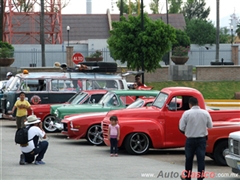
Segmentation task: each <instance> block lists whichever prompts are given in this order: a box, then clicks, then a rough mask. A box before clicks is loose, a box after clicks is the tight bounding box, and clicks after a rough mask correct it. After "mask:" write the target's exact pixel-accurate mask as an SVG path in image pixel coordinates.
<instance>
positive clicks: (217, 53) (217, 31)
mask: <svg viewBox="0 0 240 180" xmlns="http://www.w3.org/2000/svg"><path fill="white" fill-rule="evenodd" d="M216 3H217V6H216V7H217V14H216V17H217V28H216V29H217V30H216V62H219V28H220V22H219V21H220V20H219V11H220V10H219V6H220V5H219V4H220V0H216Z"/></svg>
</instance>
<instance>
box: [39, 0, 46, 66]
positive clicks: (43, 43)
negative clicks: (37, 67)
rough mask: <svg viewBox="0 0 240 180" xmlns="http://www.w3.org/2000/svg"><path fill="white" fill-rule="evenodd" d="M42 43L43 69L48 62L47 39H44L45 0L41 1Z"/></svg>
mask: <svg viewBox="0 0 240 180" xmlns="http://www.w3.org/2000/svg"><path fill="white" fill-rule="evenodd" d="M40 42H41V52H42V67H45V66H46V60H45V38H44V0H41V15H40Z"/></svg>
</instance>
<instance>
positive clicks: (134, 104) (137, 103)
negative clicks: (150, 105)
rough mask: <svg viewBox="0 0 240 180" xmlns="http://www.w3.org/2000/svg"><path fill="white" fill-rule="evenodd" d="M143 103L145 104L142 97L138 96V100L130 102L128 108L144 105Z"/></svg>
mask: <svg viewBox="0 0 240 180" xmlns="http://www.w3.org/2000/svg"><path fill="white" fill-rule="evenodd" d="M143 104H144V101H143V100H142V99H140V98H138V99H137V100H136V101H134V102H133V103H132V104H130V105H129V106H128V107H127V109H131V108H138V107H142V106H143Z"/></svg>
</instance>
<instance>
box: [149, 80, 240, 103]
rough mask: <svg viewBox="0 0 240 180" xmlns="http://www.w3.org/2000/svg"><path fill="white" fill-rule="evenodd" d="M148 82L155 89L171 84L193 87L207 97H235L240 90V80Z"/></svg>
mask: <svg viewBox="0 0 240 180" xmlns="http://www.w3.org/2000/svg"><path fill="white" fill-rule="evenodd" d="M146 84H147V85H148V86H153V87H154V90H161V89H162V88H165V87H170V86H183V87H192V88H195V89H197V90H199V91H200V92H201V93H202V94H203V96H204V98H205V99H233V98H234V93H235V92H239V91H240V81H217V82H216V81H215V82H200V81H166V82H154V83H146ZM229 87H231V88H229Z"/></svg>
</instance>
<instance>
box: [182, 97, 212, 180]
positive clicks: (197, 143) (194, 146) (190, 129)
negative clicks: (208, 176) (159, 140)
mask: <svg viewBox="0 0 240 180" xmlns="http://www.w3.org/2000/svg"><path fill="white" fill-rule="evenodd" d="M189 107H190V108H191V109H190V110H187V111H185V112H184V113H183V115H182V117H181V119H180V122H179V130H180V131H181V132H182V133H184V134H185V136H186V137H187V140H186V144H185V157H186V162H185V171H184V173H183V174H182V175H181V179H182V180H191V174H192V166H193V158H194V154H195V153H196V156H197V164H198V174H199V177H198V178H197V179H198V180H202V179H203V178H204V171H205V160H204V159H205V152H206V141H207V136H208V130H207V129H208V128H212V118H211V116H210V114H209V113H208V111H206V110H204V109H200V107H199V106H198V100H197V99H196V98H194V97H191V98H189ZM194 178H196V177H194Z"/></svg>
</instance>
